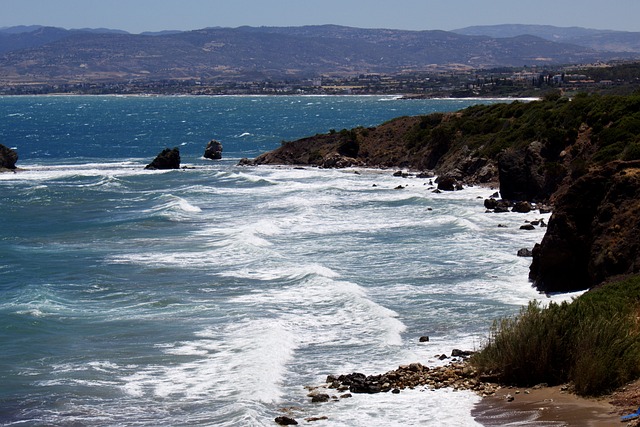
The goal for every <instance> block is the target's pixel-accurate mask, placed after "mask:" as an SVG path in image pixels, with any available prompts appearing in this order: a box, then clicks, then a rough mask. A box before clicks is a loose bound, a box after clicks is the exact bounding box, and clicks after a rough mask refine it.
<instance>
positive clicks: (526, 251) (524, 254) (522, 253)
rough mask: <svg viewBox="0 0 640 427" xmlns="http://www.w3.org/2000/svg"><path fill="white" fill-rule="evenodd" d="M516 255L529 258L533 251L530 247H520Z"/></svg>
mask: <svg viewBox="0 0 640 427" xmlns="http://www.w3.org/2000/svg"><path fill="white" fill-rule="evenodd" d="M518 256H519V257H527V258H530V257H532V256H533V251H532V250H531V249H527V248H522V249H520V250H518Z"/></svg>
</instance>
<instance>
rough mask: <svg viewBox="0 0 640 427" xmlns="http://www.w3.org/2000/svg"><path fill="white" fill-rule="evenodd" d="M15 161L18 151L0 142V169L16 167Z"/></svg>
mask: <svg viewBox="0 0 640 427" xmlns="http://www.w3.org/2000/svg"><path fill="white" fill-rule="evenodd" d="M17 161H18V152H17V151H16V150H13V149H11V148H9V147H6V146H4V145H2V144H0V169H11V170H14V169H15V168H16V162H17Z"/></svg>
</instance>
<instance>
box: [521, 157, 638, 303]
mask: <svg viewBox="0 0 640 427" xmlns="http://www.w3.org/2000/svg"><path fill="white" fill-rule="evenodd" d="M637 273H640V161H630V162H622V161H618V162H612V163H610V164H608V165H606V166H603V167H598V168H595V169H594V170H592V171H590V172H589V173H587V174H586V175H583V176H582V177H580V178H579V179H577V180H576V181H575V182H573V183H572V184H570V185H568V186H566V187H565V188H563V189H561V191H560V193H559V194H558V195H557V197H556V198H555V209H554V213H553V215H552V217H551V219H550V221H549V225H548V228H547V231H546V234H545V236H544V238H543V239H542V242H541V243H540V244H538V245H536V246H535V247H534V249H533V263H532V264H531V268H530V274H529V277H530V279H531V280H532V281H533V283H534V285H535V287H536V288H537V289H538V290H540V291H543V292H569V291H576V290H583V289H589V288H592V287H593V286H596V285H598V284H600V283H602V282H603V281H605V280H606V279H607V278H610V277H613V276H616V275H623V274H637Z"/></svg>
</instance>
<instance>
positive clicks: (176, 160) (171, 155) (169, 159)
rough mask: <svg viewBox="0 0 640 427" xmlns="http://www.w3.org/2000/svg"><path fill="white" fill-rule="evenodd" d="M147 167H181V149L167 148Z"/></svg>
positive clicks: (152, 168)
mask: <svg viewBox="0 0 640 427" xmlns="http://www.w3.org/2000/svg"><path fill="white" fill-rule="evenodd" d="M145 169H151V170H154V169H180V150H178V148H177V147H176V148H173V149H171V148H165V149H164V150H162V151H161V152H160V154H158V155H157V156H156V158H155V159H153V161H152V162H151V163H149V164H148V165H147V166H146V167H145Z"/></svg>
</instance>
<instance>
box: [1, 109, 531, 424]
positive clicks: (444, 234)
mask: <svg viewBox="0 0 640 427" xmlns="http://www.w3.org/2000/svg"><path fill="white" fill-rule="evenodd" d="M472 102H473V101H458V100H440V101H434V100H413V101H402V100H397V99H394V98H391V97H219V98H209V97H201V98H196V97H5V98H0V142H1V143H3V144H5V145H7V146H10V147H15V148H17V149H18V151H19V155H20V160H19V163H18V164H19V166H21V167H22V168H24V169H26V170H25V171H22V172H20V173H16V174H12V173H5V174H0V204H1V206H2V209H1V212H0V223H1V224H2V227H1V228H0V230H1V231H0V239H1V245H0V294H1V296H2V298H1V299H0V348H2V352H1V353H0V424H2V425H74V426H75V425H92V426H93V425H99V426H116V425H120V426H125V425H126V426H157V425H190V426H193V425H203V426H204V425H228V426H239V425H242V426H244V425H255V426H259V425H273V419H274V418H275V417H276V416H278V415H280V414H281V413H282V412H281V411H282V408H291V407H295V408H296V409H295V410H293V416H294V417H295V418H298V419H299V420H302V419H303V418H305V417H313V416H327V417H329V419H328V420H325V421H318V422H316V423H314V425H316V426H329V425H330V426H341V425H342V426H376V425H377V426H389V425H474V424H475V422H474V421H473V419H471V418H470V415H469V410H470V408H471V406H472V405H473V404H474V402H476V401H477V397H475V396H474V395H472V394H468V393H453V392H451V391H446V390H443V391H437V392H434V391H425V390H412V391H405V392H403V393H402V394H401V395H399V396H396V395H391V394H389V395H387V394H381V395H375V396H354V397H353V398H351V399H343V400H341V401H339V402H334V403H331V404H326V405H316V404H311V403H310V401H309V398H308V397H307V396H306V394H307V392H308V391H307V390H306V389H305V388H304V387H305V386H308V385H318V384H321V383H322V382H323V381H324V378H325V377H326V375H327V374H329V373H334V374H335V373H337V374H340V373H348V372H352V371H355V370H357V371H361V372H365V373H368V374H369V373H378V372H382V371H386V370H389V369H393V368H395V367H396V366H397V365H399V364H405V363H410V362H414V361H420V362H422V363H424V364H427V365H428V364H437V363H441V362H439V361H438V359H437V358H436V357H435V356H436V355H439V354H443V353H446V354H450V352H451V350H452V349H453V348H465V349H473V348H474V347H477V346H479V345H480V344H481V342H482V339H483V337H484V336H485V335H486V333H487V331H488V328H489V326H490V324H491V321H492V319H493V318H495V317H497V316H502V315H509V314H513V313H515V312H517V311H518V309H519V307H521V306H522V305H523V304H526V302H527V301H528V300H530V299H532V298H536V297H538V295H537V294H536V293H535V291H534V290H533V289H532V288H531V286H530V284H529V283H528V282H527V271H528V261H527V260H526V259H522V258H518V257H517V256H516V255H515V254H516V252H517V250H518V249H520V248H521V247H531V246H533V244H534V243H535V242H536V241H539V240H540V239H541V238H542V231H541V230H536V231H534V232H532V233H524V232H521V231H520V230H518V226H519V224H520V223H522V221H524V220H525V219H534V218H536V215H534V214H531V215H525V214H510V215H507V216H500V215H491V214H485V213H484V208H483V206H482V201H481V200H479V199H478V197H486V196H488V195H489V194H491V193H492V192H493V191H492V190H489V189H483V188H469V189H466V190H463V191H460V192H455V193H450V194H434V193H432V192H431V191H430V190H429V183H428V180H419V179H416V178H409V179H402V178H395V177H393V176H391V172H392V171H376V170H359V171H358V172H359V173H357V174H356V173H355V171H354V170H318V169H293V168H287V167H259V168H244V167H237V166H236V163H237V161H238V159H240V158H241V157H253V156H255V155H257V154H259V153H262V152H264V151H266V150H269V149H273V148H275V147H277V146H278V145H279V144H280V141H281V140H289V139H295V138H299V137H303V136H307V135H310V134H314V133H317V132H326V131H328V130H329V129H332V128H333V129H341V128H351V127H354V126H372V125H375V124H379V123H381V122H383V121H385V120H388V119H390V118H392V117H396V116H400V115H407V114H421V113H428V112H433V111H449V110H455V109H459V108H461V107H464V106H466V105H469V104H470V103H472ZM212 138H215V139H218V140H220V141H221V142H222V144H223V145H224V153H223V156H224V158H223V160H222V161H208V160H205V159H203V158H201V155H202V152H203V151H204V147H205V145H206V142H207V141H208V140H209V139H212ZM167 146H169V147H173V146H178V147H180V150H181V155H182V161H183V164H186V165H188V166H192V167H193V168H190V169H186V170H175V171H145V170H144V169H143V168H144V165H145V164H147V163H148V162H149V161H150V160H151V159H152V158H153V156H155V154H157V153H158V152H159V151H160V150H161V149H162V148H164V147H167ZM399 183H401V184H403V185H405V186H406V188H405V189H404V190H402V191H399V190H395V189H394V188H395V187H397V186H398V184H399ZM498 223H502V224H506V225H508V227H507V228H498V227H497V225H498ZM421 335H429V336H430V337H431V340H430V342H429V343H427V344H421V343H418V338H419V336H421Z"/></svg>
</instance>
